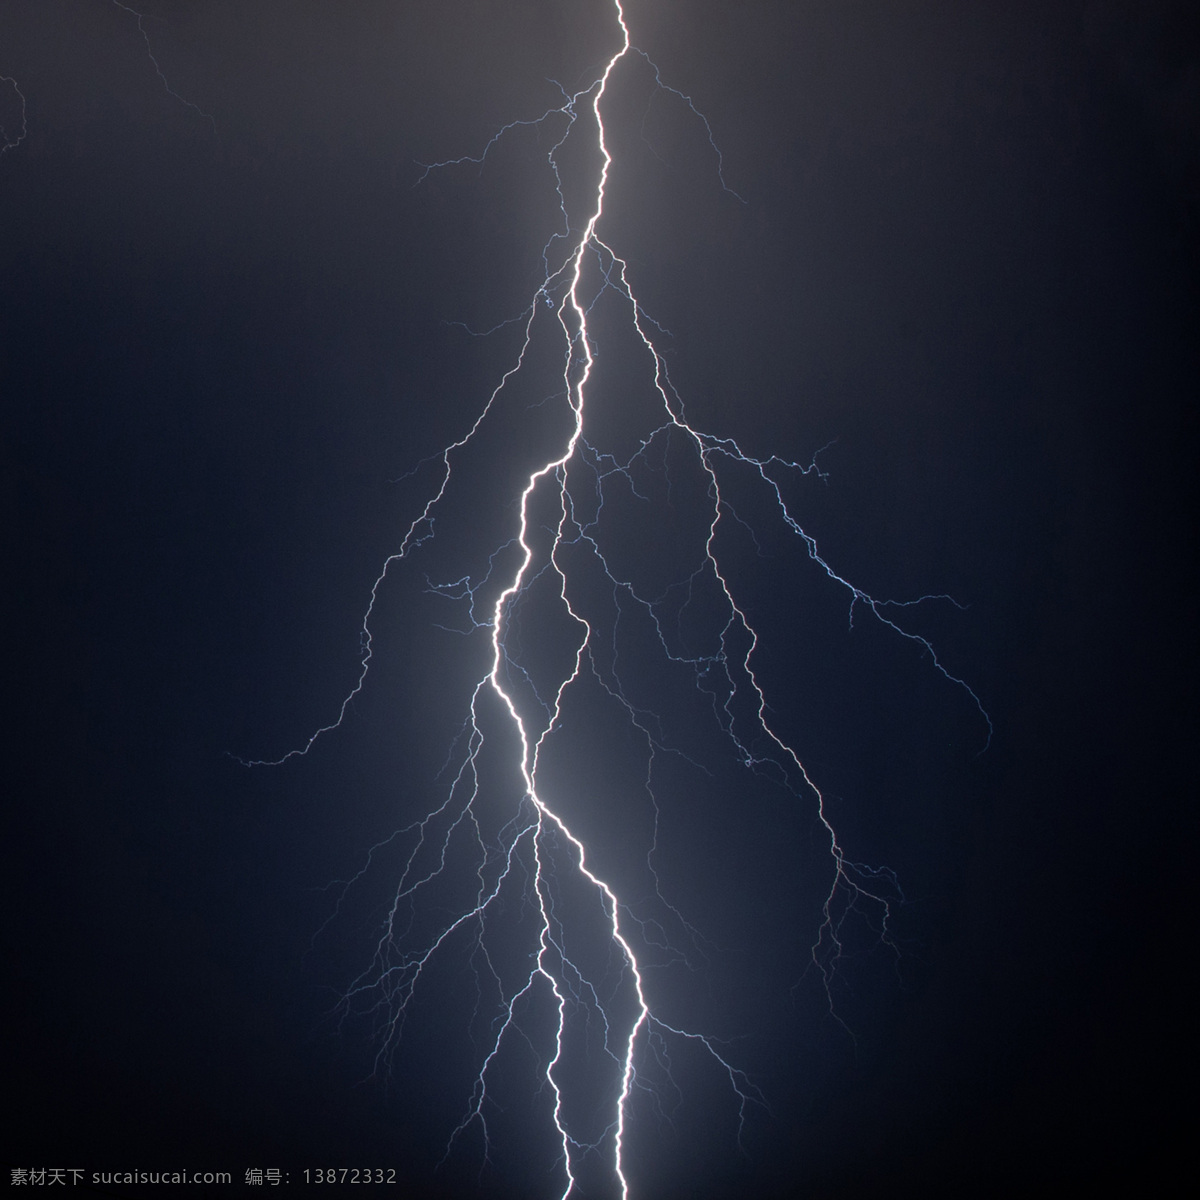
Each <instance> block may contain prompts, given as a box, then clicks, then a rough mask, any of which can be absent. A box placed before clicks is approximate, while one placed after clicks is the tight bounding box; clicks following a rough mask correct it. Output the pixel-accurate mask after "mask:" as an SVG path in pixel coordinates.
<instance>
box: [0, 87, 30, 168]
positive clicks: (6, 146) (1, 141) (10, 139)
mask: <svg viewBox="0 0 1200 1200" xmlns="http://www.w3.org/2000/svg"><path fill="white" fill-rule="evenodd" d="M0 83H7V84H11V85H12V90H13V91H14V92H15V93H16V96H17V99H18V100H19V101H20V102H21V132H20V133H18V134H16V136H11V135H10V134H9V132H8V128H7V127H6V126H4V125H0V154H6V153H7V152H8V151H9V150H12V149H13V148H14V147H16V146H19V145H20V144H21V143H22V142H23V141H24V140H25V137H26V134H28V132H29V123H28V119H27V117H26V105H25V93H24V92H22V91H21V88H20V85H19V84H18V83H17V81H16V80H15V79H14V78H13V77H12V76H11V75H0Z"/></svg>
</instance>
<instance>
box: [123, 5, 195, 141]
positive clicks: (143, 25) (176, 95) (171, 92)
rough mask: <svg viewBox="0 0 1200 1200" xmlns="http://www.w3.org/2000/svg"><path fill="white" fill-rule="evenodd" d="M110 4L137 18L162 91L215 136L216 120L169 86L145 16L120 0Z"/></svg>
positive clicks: (147, 53)
mask: <svg viewBox="0 0 1200 1200" xmlns="http://www.w3.org/2000/svg"><path fill="white" fill-rule="evenodd" d="M112 3H113V4H114V5H116V7H117V8H119V9H121V11H122V12H127V13H128V14H129V15H130V16H131V17H136V18H137V27H138V33H140V34H141V35H142V41H143V42H145V43H146V57H147V58H148V59H149V60H150V64H151V66H153V67H154V72H155V74H156V75H157V76H158V78H159V82H160V83H161V84H162V85H163V90H164V91H165V92H166V93H167V95H168V96H171V97H172V98H173V99H175V100H178V101H179V103H180V104H182V105H183V106H184V107H185V108H190V109H191V110H192V112H194V113H195V114H196V115H197V116H200V117H203V118H204V119H205V120H206V121H207V122H208V123H209V125H211V126H212V131H213V134H214V136H215V135H216V132H217V121H216V118H215V117H214V116H213V115H212V114H211V113H207V112H205V111H204V109H202V108H201V107H200V106H199V105H198V104H196V103H195V102H194V101H192V100H189V99H188V98H187V97H186V96H181V95H180V94H179V93H178V92H177V91H176V90H175V89H174V88H173V87H172V86H171V82H170V80H169V79H167V77H166V75H165V73H164V72H163V69H162V66H161V65H160V64H159V61H158V59H157V58H156V57H155V54H154V47H153V46H152V45H151V43H150V31H149V30H148V29H147V28H146V20H147V17H146V14H145V13H143V12H138V10H137V9H136V8H131V7H130V6H129V5H128V4H123V3H122V2H121V0H112Z"/></svg>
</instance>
